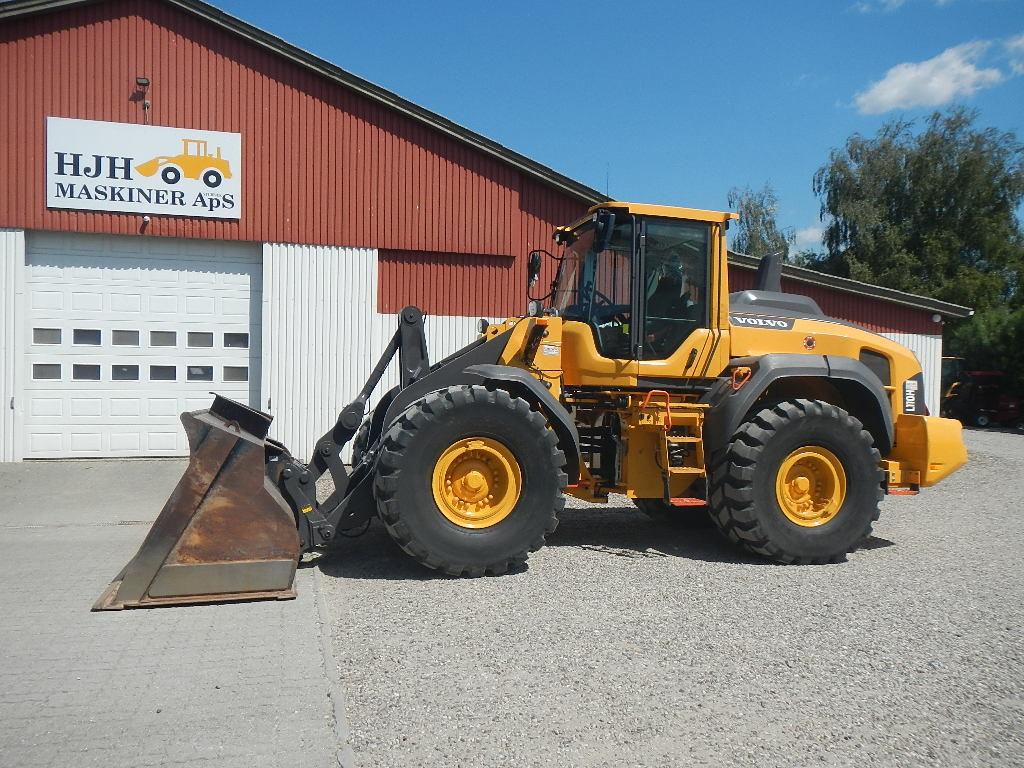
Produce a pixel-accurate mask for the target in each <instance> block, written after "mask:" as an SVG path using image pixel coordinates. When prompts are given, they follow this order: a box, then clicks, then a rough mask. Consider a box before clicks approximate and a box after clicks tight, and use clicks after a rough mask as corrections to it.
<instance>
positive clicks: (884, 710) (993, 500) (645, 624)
mask: <svg viewBox="0 0 1024 768" xmlns="http://www.w3.org/2000/svg"><path fill="white" fill-rule="evenodd" d="M967 441H968V448H969V450H970V453H971V463H970V464H969V466H968V467H967V468H965V469H963V470H961V471H960V472H959V473H958V474H957V475H955V476H954V477H953V478H951V479H949V480H947V481H946V482H945V483H944V484H943V485H941V486H940V487H938V488H935V489H933V490H931V491H927V492H925V493H922V494H921V495H920V496H918V497H914V498H903V499H887V500H886V501H885V503H884V505H883V510H882V518H881V520H880V521H879V523H878V524H877V526H876V529H875V533H876V537H875V538H874V539H872V540H871V541H870V542H869V543H868V545H867V546H866V547H865V548H864V549H862V550H860V551H858V552H857V553H855V554H853V555H852V556H851V557H850V558H849V560H848V561H847V562H845V563H841V564H837V565H829V566H804V567H792V566H790V567H784V566H783V567H780V566H774V565H769V564H765V563H763V562H760V561H758V560H755V559H753V558H748V557H745V556H743V555H742V554H738V553H737V552H736V550H734V549H733V548H732V547H731V546H729V545H728V544H726V543H725V542H723V541H721V540H720V539H719V538H718V537H717V535H716V534H715V533H713V532H710V531H698V532H685V531H683V532H680V531H675V530H672V529H669V528H666V527H663V526H660V525H658V524H656V523H653V522H651V521H649V520H647V519H646V518H645V517H644V516H642V515H640V514H638V513H637V512H635V511H634V510H633V509H632V507H631V506H625V505H623V506H618V505H611V506H607V507H594V506H588V505H583V504H577V505H574V506H575V508H573V509H571V510H566V513H565V514H564V515H563V517H562V522H561V525H560V526H559V528H558V530H557V531H556V532H555V534H554V535H553V536H552V537H551V538H550V541H549V545H548V546H547V547H546V548H545V549H543V550H541V551H540V552H538V553H536V554H534V555H533V556H532V558H531V560H530V566H529V568H528V569H527V570H525V571H524V572H522V573H518V574H513V575H510V576H505V577H498V578H485V579H476V580H460V579H447V578H439V577H434V576H432V575H431V574H430V573H429V572H425V571H423V570H422V569H421V568H420V567H419V566H418V565H416V564H415V563H414V562H412V561H411V560H410V559H409V558H407V557H406V556H405V555H404V554H402V553H401V552H400V551H399V550H398V549H397V548H396V547H395V546H394V545H393V544H392V543H391V542H390V540H389V539H388V537H387V534H386V533H385V532H384V531H383V529H382V528H381V527H380V526H379V525H375V527H374V528H372V529H371V530H370V531H369V532H368V533H367V534H366V536H365V537H363V538H362V539H360V540H356V541H352V542H346V544H345V545H343V546H342V548H341V549H340V550H339V551H338V552H336V553H333V554H331V555H329V556H325V557H322V558H321V559H320V560H319V561H318V562H317V564H316V566H315V567H318V568H320V569H321V571H322V574H317V575H318V579H317V582H318V583H319V584H320V588H321V589H322V590H324V594H325V598H326V604H327V610H328V612H329V615H330V617H331V621H332V624H333V626H332V638H333V644H334V656H335V658H336V659H337V662H338V665H339V668H340V675H341V683H342V685H343V687H344V689H345V692H346V696H347V700H346V704H347V710H348V722H349V727H350V741H351V745H352V747H353V749H354V751H355V757H356V761H357V764H358V765H363V766H371V765H380V766H385V765H386V766H434V765H437V766H441V765H443V766H474V768H477V767H480V766H508V765H554V766H569V765H572V766H576V765H579V766H603V765H608V766H612V765H614V766H625V765H644V766H659V765H684V764H711V765H722V766H766V765H778V766H787V768H790V767H792V766H803V765H822V764H825V765H857V766H858V767H859V768H860V767H862V766H872V765H892V766H913V765H927V766H935V765H948V766H973V765H999V766H1011V765H1017V766H1019V765H1021V764H1024V654H1022V651H1021V629H1022V615H1024V611H1022V597H1024V572H1022V568H1021V554H1022V552H1024V547H1022V545H1024V521H1022V517H1021V512H1020V509H1019V499H1020V498H1021V496H1022V495H1024V479H1022V477H1024V436H1021V435H1019V434H1006V433H998V432H971V433H969V434H968V438H967ZM623 501H624V500H623Z"/></svg>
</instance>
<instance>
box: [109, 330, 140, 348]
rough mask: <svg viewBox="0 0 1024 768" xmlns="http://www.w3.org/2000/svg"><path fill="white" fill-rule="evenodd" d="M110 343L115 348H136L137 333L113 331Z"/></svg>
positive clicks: (137, 343)
mask: <svg viewBox="0 0 1024 768" xmlns="http://www.w3.org/2000/svg"><path fill="white" fill-rule="evenodd" d="M110 343H111V344H113V345H114V346H115V347H137V346H139V332H138V331H113V332H112V333H111V337H110Z"/></svg>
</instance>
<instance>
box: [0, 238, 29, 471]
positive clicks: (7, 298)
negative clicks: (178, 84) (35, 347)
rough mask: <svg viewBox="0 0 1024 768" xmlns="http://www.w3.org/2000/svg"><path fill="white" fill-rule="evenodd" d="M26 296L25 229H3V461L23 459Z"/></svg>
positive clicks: (0, 433)
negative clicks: (23, 330) (23, 359)
mask: <svg viewBox="0 0 1024 768" xmlns="http://www.w3.org/2000/svg"><path fill="white" fill-rule="evenodd" d="M24 295H25V232H24V231H23V230H20V229H0V461H20V460H21V412H22V407H23V404H22V402H21V399H22V398H21V358H22V354H21V338H22V326H23V319H22V318H23V317H24V306H23V305H24ZM12 403H13V405H14V407H13V408H12V407H11V405H12Z"/></svg>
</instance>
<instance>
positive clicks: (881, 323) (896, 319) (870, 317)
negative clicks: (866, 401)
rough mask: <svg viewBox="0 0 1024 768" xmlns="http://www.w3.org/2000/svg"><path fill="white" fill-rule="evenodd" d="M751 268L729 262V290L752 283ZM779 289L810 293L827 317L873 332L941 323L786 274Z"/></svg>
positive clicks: (928, 329)
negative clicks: (788, 276)
mask: <svg viewBox="0 0 1024 768" xmlns="http://www.w3.org/2000/svg"><path fill="white" fill-rule="evenodd" d="M754 274H755V273H754V271H753V270H750V269H744V268H743V267H737V266H735V265H730V267H729V290H730V291H742V290H746V289H748V288H753V287H754ZM782 290H783V291H786V292H787V293H799V294H802V295H804V296H810V297H811V298H812V299H814V300H815V301H816V302H818V306H820V307H821V309H822V311H823V312H825V314H827V315H829V316H830V317H835V318H837V319H839V320H849V321H850V322H851V323H857V325H860V326H862V327H864V328H867V329H868V330H871V331H875V332H876V333H882V332H889V331H892V332H900V333H921V334H933V333H935V332H936V331H937V330H938V331H940V332H941V330H942V326H941V325H940V324H938V323H935V322H934V321H932V319H931V318H932V313H931V312H928V311H926V310H923V309H914V308H913V307H906V306H903V305H901V304H893V303H892V302H890V301H884V300H882V299H876V298H872V297H871V296H859V295H854V294H852V293H845V292H843V291H837V290H835V289H834V288H828V287H826V286H824V285H813V284H811V283H805V282H802V281H799V280H791V279H789V278H785V277H784V278H783V279H782Z"/></svg>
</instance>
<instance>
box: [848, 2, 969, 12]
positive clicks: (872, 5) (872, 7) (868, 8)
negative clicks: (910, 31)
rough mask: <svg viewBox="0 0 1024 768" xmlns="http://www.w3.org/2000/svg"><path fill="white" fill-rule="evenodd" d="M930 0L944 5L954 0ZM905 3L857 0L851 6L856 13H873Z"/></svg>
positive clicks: (889, 10) (901, 5)
mask: <svg viewBox="0 0 1024 768" xmlns="http://www.w3.org/2000/svg"><path fill="white" fill-rule="evenodd" d="M932 2H933V3H934V4H935V5H938V6H945V5H951V4H952V3H953V2H954V0H932ZM906 4H907V0H857V2H855V3H854V4H853V5H852V6H851V8H852V9H853V10H855V11H857V12H858V13H873V12H875V11H882V12H884V13H889V12H891V11H895V10H898V9H899V8H902V7H903V6H904V5H906Z"/></svg>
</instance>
